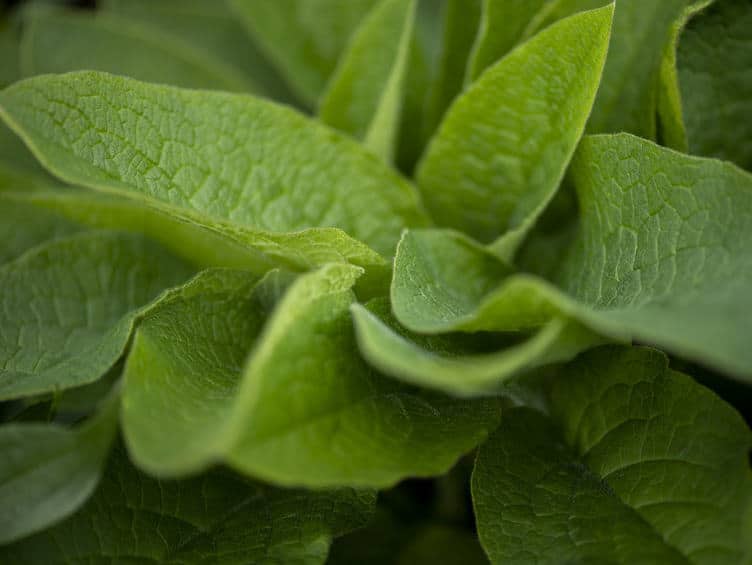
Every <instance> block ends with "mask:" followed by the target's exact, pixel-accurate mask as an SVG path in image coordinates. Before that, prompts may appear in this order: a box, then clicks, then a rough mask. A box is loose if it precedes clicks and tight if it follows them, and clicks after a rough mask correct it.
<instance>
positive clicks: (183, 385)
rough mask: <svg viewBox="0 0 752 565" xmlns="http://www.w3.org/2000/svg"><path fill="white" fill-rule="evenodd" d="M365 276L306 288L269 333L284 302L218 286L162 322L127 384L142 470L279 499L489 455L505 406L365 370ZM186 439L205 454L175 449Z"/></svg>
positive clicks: (144, 343)
mask: <svg viewBox="0 0 752 565" xmlns="http://www.w3.org/2000/svg"><path fill="white" fill-rule="evenodd" d="M357 276H358V269H356V268H355V267H351V266H348V265H330V266H326V267H324V268H322V269H321V270H319V271H315V272H313V273H310V274H306V275H301V276H300V277H299V278H298V280H297V281H296V282H295V283H294V284H293V285H292V286H291V287H290V288H289V290H288V291H287V293H286V294H285V295H284V297H283V298H282V300H281V302H280V303H279V304H277V306H276V308H274V309H273V310H272V313H271V317H270V318H269V319H268V320H265V316H266V314H268V312H269V310H271V307H272V306H273V301H271V302H270V298H275V297H276V296H278V295H279V292H278V291H276V292H272V293H271V294H270V293H269V289H268V288H266V287H265V286H259V287H258V290H257V291H255V292H251V291H250V289H251V288H252V283H251V282H241V284H240V286H239V287H238V286H236V288H235V289H234V290H233V289H232V286H230V290H229V291H228V290H225V294H222V293H221V292H217V293H216V294H212V292H213V287H211V286H210V287H209V289H208V290H201V288H202V286H205V285H206V284H207V282H212V281H214V283H213V284H217V285H218V288H221V285H219V284H218V283H217V282H216V279H215V278H214V277H213V276H210V277H209V279H203V280H202V278H201V277H200V278H199V279H197V282H196V284H195V285H193V286H192V287H191V286H189V287H188V291H189V293H188V294H185V293H183V296H181V298H180V300H178V301H177V302H175V303H174V304H173V303H168V302H166V303H165V304H166V307H165V308H163V309H158V310H156V312H157V313H156V319H155V320H154V321H151V322H149V321H147V322H146V323H145V326H144V329H143V331H141V330H140V331H139V333H138V335H137V337H136V340H135V343H134V350H133V352H132V354H131V358H130V359H129V361H128V367H127V370H126V390H125V393H124V396H125V402H124V425H125V435H126V438H127V439H128V443H129V445H130V446H131V450H132V452H133V454H134V456H135V457H136V460H137V461H138V462H139V464H140V465H141V466H143V467H145V468H147V469H149V470H150V471H151V472H155V473H159V474H163V475H167V474H169V475H175V474H182V473H186V472H189V471H195V470H196V469H198V468H200V467H202V466H205V465H207V464H208V463H210V462H211V461H214V460H226V461H228V462H229V463H230V464H231V465H232V466H233V467H235V468H237V469H239V470H241V471H243V472H245V473H247V474H250V475H252V476H257V477H259V478H261V479H264V480H267V481H270V482H273V483H277V484H282V485H301V486H313V487H322V486H332V485H343V484H347V485H354V486H387V485H391V484H393V483H395V482H396V481H398V480H400V479H402V478H405V477H409V476H426V475H434V474H438V473H441V472H442V471H445V470H446V469H448V468H449V467H450V466H451V465H452V464H453V463H454V461H455V460H456V459H457V458H458V457H459V456H460V455H462V454H463V453H465V452H466V451H468V450H469V449H472V447H474V446H475V445H477V443H479V442H480V441H482V439H483V438H484V437H485V435H486V433H487V432H488V430H489V429H490V428H491V427H493V425H494V424H495V422H496V421H497V419H498V409H499V406H498V403H497V402H496V401H495V400H488V401H479V402H474V403H471V402H462V401H455V400H452V399H449V398H446V397H440V396H437V395H431V394H428V393H425V392H422V391H417V390H413V389H411V388H408V387H405V386H403V385H400V384H399V383H397V382H395V381H392V380H390V379H386V378H384V377H382V376H380V375H378V374H376V373H374V372H373V371H372V370H370V369H369V368H368V367H367V366H366V365H365V363H364V362H363V361H362V360H361V359H360V357H359V356H358V354H357V347H356V345H355V337H354V335H353V330H352V325H351V321H350V313H349V306H350V304H351V303H352V302H353V295H352V292H351V290H350V288H351V287H352V285H353V284H354V282H355V279H356V278H357ZM226 277H227V275H225V278H226ZM246 281H247V279H246ZM220 282H221V281H220ZM223 284H230V285H232V284H235V285H237V284H238V282H237V279H235V280H233V278H232V277H231V278H230V279H228V280H227V281H226V282H224V283H223ZM275 285H277V287H278V283H275ZM274 288H275V286H274V285H273V286H272V289H274ZM259 290H260V291H261V295H259V294H258V292H259ZM199 291H200V292H199ZM193 292H196V294H195V296H194V295H193V294H192V293H193ZM160 310H161V313H160ZM262 321H263V322H265V323H264V325H263V331H261V333H260V335H259V336H258V338H257V339H256V340H255V344H254V337H255V336H256V334H257V333H258V332H259V330H260V329H261V324H262ZM167 327H170V328H173V331H172V333H170V334H169V335H165V337H164V338H161V337H160V336H161V335H163V334H164V330H165V329H166V328H167ZM152 328H156V329H152ZM212 332H213V333H212ZM181 344H185V345H186V346H189V347H192V352H189V351H187V350H184V349H183V346H182V345H181ZM251 346H253V351H252V354H251V356H250V357H249V359H248V361H247V362H246V364H245V367H244V368H242V369H241V368H240V363H241V362H242V360H243V359H244V358H245V355H246V353H247V352H248V350H249V349H250V348H251ZM207 377H209V378H207ZM155 383H161V384H162V385H164V386H159V385H155ZM177 383H180V384H179V385H178V384H177ZM131 384H132V385H133V387H134V388H133V389H130V386H131ZM153 386H157V388H158V390H159V393H158V394H154V393H153V389H152V387H153ZM207 398H211V399H212V400H211V401H210V402H207ZM199 401H202V402H199ZM199 405H201V406H203V407H202V408H200V409H199V407H198V406H199ZM183 433H186V434H188V436H187V437H191V436H194V437H196V441H195V442H186V441H185V440H181V441H178V440H177V438H182V437H186V436H184V435H183Z"/></svg>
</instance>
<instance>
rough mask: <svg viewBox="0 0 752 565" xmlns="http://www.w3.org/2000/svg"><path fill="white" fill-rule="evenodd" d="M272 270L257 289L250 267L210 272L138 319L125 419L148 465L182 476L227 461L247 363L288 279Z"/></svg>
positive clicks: (134, 451)
mask: <svg viewBox="0 0 752 565" xmlns="http://www.w3.org/2000/svg"><path fill="white" fill-rule="evenodd" d="M271 275H272V277H271V278H270V277H269V276H267V277H266V278H265V279H264V283H262V284H261V285H260V286H261V288H260V289H258V290H256V285H257V283H258V279H257V278H256V277H253V276H251V275H249V274H248V273H245V272H242V271H231V270H209V271H204V272H202V273H200V274H199V275H198V276H197V277H196V278H194V279H193V280H191V281H190V282H189V283H187V284H186V285H185V286H184V287H182V288H181V289H179V290H177V291H175V292H174V293H172V294H171V295H170V296H168V297H166V298H164V299H163V300H162V301H160V303H159V304H158V305H157V306H156V307H154V308H153V309H152V310H151V311H150V312H149V313H148V314H147V315H146V317H145V319H144V320H143V321H142V322H141V323H140V324H139V327H138V330H137V331H136V334H135V338H134V340H133V345H132V348H131V352H130V355H129V356H128V361H127V363H126V368H125V375H124V378H125V386H124V391H123V418H122V419H123V428H124V434H125V439H126V442H127V444H128V448H129V450H130V452H131V456H132V457H133V459H134V460H135V462H136V463H137V464H139V465H140V466H141V467H143V468H145V469H147V470H148V471H150V472H151V473H153V474H158V475H175V474H185V473H187V472H191V471H195V470H200V469H202V468H203V467H205V466H206V465H207V462H210V461H213V460H218V459H221V457H222V455H223V451H224V450H226V448H227V445H226V444H227V442H226V441H225V436H226V433H225V427H226V424H227V420H228V418H229V417H230V414H231V412H232V409H233V403H234V398H235V393H236V392H237V389H238V385H239V382H240V380H241V374H242V367H243V364H244V362H245V359H246V357H247V355H248V352H249V351H250V350H251V348H252V346H253V345H254V342H255V340H256V338H257V337H258V335H259V333H260V332H261V330H262V329H263V325H264V322H265V321H266V318H267V316H268V314H269V311H270V310H271V309H272V308H273V307H274V303H275V300H274V298H275V296H274V294H276V293H274V292H272V291H273V290H274V288H275V287H277V286H279V283H280V282H281V281H282V280H283V279H280V275H279V273H276V274H275V273H271ZM283 289H284V287H282V288H281V289H280V290H283Z"/></svg>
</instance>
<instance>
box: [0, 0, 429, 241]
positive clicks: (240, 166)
mask: <svg viewBox="0 0 752 565" xmlns="http://www.w3.org/2000/svg"><path fill="white" fill-rule="evenodd" d="M263 4H264V5H265V3H263ZM0 116H2V117H3V118H4V119H5V120H6V121H7V122H8V123H9V124H10V125H11V126H12V127H13V128H14V129H15V130H16V131H18V132H19V133H20V134H21V135H22V137H23V138H24V139H25V141H26V142H27V144H28V145H29V146H30V147H31V149H32V151H33V152H34V153H35V154H36V155H37V156H38V157H39V158H40V160H41V161H42V162H43V163H44V164H45V165H46V167H47V168H49V169H50V170H52V171H53V172H54V173H55V174H56V175H57V176H59V177H61V178H63V179H65V180H68V181H70V182H71V183H72V184H78V185H83V186H88V187H92V188H95V189H98V190H102V191H105V192H111V193H117V194H121V195H126V196H129V197H133V198H136V199H139V200H145V201H147V202H150V203H153V204H155V205H159V206H167V207H168V209H169V210H170V212H171V213H172V214H173V215H175V214H182V215H184V216H188V217H190V218H193V219H194V220H196V221H201V222H203V223H207V222H208V223H211V222H213V221H220V222H229V223H232V224H234V225H238V226H243V227H247V228H252V229H256V230H260V231H271V232H289V231H297V230H301V229H305V228H310V227H337V228H341V229H342V230H344V231H346V232H347V233H348V234H350V235H351V236H352V237H354V238H355V239H359V240H361V241H363V242H365V243H366V244H368V245H370V246H371V247H373V248H374V249H375V250H376V251H378V252H380V253H384V254H386V255H391V254H392V251H393V247H394V244H395V243H396V240H397V238H398V236H399V233H400V231H401V230H402V229H403V228H404V227H405V226H406V225H407V226H410V225H415V224H418V225H420V224H423V223H425V221H426V220H425V217H424V214H423V213H422V211H421V209H420V208H419V202H418V197H417V194H416V193H415V192H414V190H413V187H412V186H411V185H410V184H409V183H408V182H407V181H405V180H403V179H402V178H401V177H399V176H398V175H397V174H396V173H395V172H393V171H391V170H390V169H389V168H388V167H387V166H386V165H384V164H383V163H381V162H379V160H378V159H377V158H376V157H375V156H373V155H371V154H369V153H368V152H367V151H366V150H365V149H363V148H361V147H360V146H359V145H358V144H356V143H355V142H353V141H351V140H349V139H347V138H346V137H344V136H342V135H340V134H337V133H335V132H333V131H331V130H329V129H327V128H325V127H322V126H321V125H319V124H317V123H316V122H314V121H311V120H308V119H306V118H305V117H303V116H302V115H300V114H298V113H297V112H295V111H293V110H292V109H290V108H286V107H283V106H279V105H276V104H273V103H270V102H267V101H263V100H259V99H255V98H251V97H248V96H242V95H235V94H228V93H220V92H206V91H193V90H181V89H178V88H173V87H166V86H157V85H150V84H146V83H141V82H137V81H134V80H130V79H126V78H120V77H116V76H113V75H107V74H103V73H96V72H80V73H72V74H67V75H59V76H42V77H37V78H32V79H28V80H26V81H22V82H20V83H16V84H15V85H13V86H12V87H10V88H8V89H6V90H5V91H3V92H2V93H0ZM53 116H54V117H53ZM107 116H111V117H112V118H113V119H114V120H115V121H114V122H112V123H110V127H107V128H102V127H100V126H101V123H102V121H103V120H107Z"/></svg>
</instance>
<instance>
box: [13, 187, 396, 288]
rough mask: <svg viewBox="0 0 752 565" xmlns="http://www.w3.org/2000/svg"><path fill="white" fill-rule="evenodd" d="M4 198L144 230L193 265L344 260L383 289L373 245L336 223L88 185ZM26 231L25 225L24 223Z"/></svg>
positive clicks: (381, 263) (97, 223) (300, 265)
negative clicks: (286, 229) (307, 224)
mask: <svg viewBox="0 0 752 565" xmlns="http://www.w3.org/2000/svg"><path fill="white" fill-rule="evenodd" d="M5 198H7V199H8V200H9V201H10V200H13V201H15V202H18V203H19V205H25V206H32V205H33V206H35V207H36V208H37V209H38V212H37V214H39V215H40V217H41V216H44V215H45V214H49V212H53V213H55V214H58V215H60V216H62V217H64V218H65V219H68V220H71V221H73V222H75V223H76V224H81V225H85V226H89V227H93V228H100V229H119V230H125V231H132V232H136V233H142V234H145V235H147V236H148V237H149V238H150V239H153V240H155V241H158V242H159V243H161V244H162V245H163V246H165V248H167V249H169V250H170V251H171V252H172V253H174V254H175V255H177V256H179V257H182V258H184V259H186V260H187V261H189V262H191V263H193V264H195V265H197V266H199V267H228V268H237V269H243V270H249V271H252V272H254V273H256V274H257V275H262V274H264V273H265V272H267V271H268V270H270V269H272V268H274V267H280V266H281V267H284V268H287V269H289V270H293V271H306V270H310V269H313V268H316V267H319V266H321V265H324V264H326V263H336V262H346V263H352V264H354V265H358V266H361V267H363V268H365V269H366V273H365V274H364V276H363V277H362V278H361V279H360V280H359V281H358V292H359V293H362V294H363V295H364V296H371V295H374V294H378V293H383V291H384V289H385V288H386V287H387V285H388V277H389V276H390V266H389V264H388V263H387V261H386V260H385V259H384V258H383V257H381V256H380V255H379V254H378V253H376V252H375V251H373V250H371V249H369V248H368V247H367V246H365V245H363V244H362V243H360V242H359V241H356V240H354V239H352V238H351V237H349V236H348V235H347V234H346V233H344V232H343V231H341V230H339V229H336V228H311V229H306V230H301V231H296V232H290V233H275V232H269V231H264V230H254V229H248V228H242V227H236V226H232V225H228V224H224V223H219V222H202V221H198V220H196V219H192V218H187V217H185V216H183V215H181V214H179V213H175V211H174V210H170V209H169V208H165V207H160V206H151V205H148V204H147V203H145V202H141V201H138V200H133V199H130V198H124V197H121V196H116V195H113V194H101V193H97V192H92V191H88V190H74V189H67V190H57V191H42V190H39V191H35V192H33V193H32V194H18V193H11V192H9V193H6V194H5ZM27 231H28V228H27Z"/></svg>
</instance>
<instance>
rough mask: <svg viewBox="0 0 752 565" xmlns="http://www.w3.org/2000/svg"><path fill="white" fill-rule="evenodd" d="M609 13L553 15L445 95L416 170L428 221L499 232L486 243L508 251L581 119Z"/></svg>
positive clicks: (484, 233) (549, 186) (555, 179)
mask: <svg viewBox="0 0 752 565" xmlns="http://www.w3.org/2000/svg"><path fill="white" fill-rule="evenodd" d="M612 13H613V6H608V7H606V8H603V9H600V10H595V11H591V12H584V13H582V14H578V15H576V16H572V17H571V18H567V19H565V20H562V21H561V22H559V23H557V24H554V25H553V26H551V27H550V28H548V29H546V30H545V31H543V32H541V33H540V34H538V35H537V36H535V37H534V38H533V39H531V40H530V41H529V42H527V43H526V44H525V45H524V46H522V47H520V48H519V49H517V50H515V51H513V52H512V53H510V54H509V55H508V56H507V57H505V58H504V59H502V60H501V61H500V62H499V63H497V64H496V65H494V66H493V67H492V68H491V69H489V70H488V71H487V72H486V73H484V74H483V76H482V77H481V78H480V79H479V80H478V81H477V82H475V83H474V84H473V85H471V86H470V87H469V88H468V90H467V91H466V92H465V93H464V94H463V95H462V96H461V97H460V98H459V99H458V100H457V101H456V102H455V104H454V105H453V106H452V107H451V108H450V110H449V112H448V113H447V116H446V117H445V118H444V121H443V123H442V124H441V127H440V128H439V131H438V133H437V134H436V135H435V137H434V138H433V139H432V140H431V143H430V145H429V147H428V150H427V152H426V154H425V156H424V157H423V159H422V161H421V163H420V165H419V168H418V172H417V179H418V184H419V186H420V189H421V192H422V194H423V197H424V200H425V202H426V206H427V208H428V209H429V211H430V212H431V213H432V215H433V217H434V219H435V220H436V221H437V223H439V224H441V225H445V226H449V227H453V228H457V229H461V230H463V231H464V232H466V233H467V234H469V235H472V236H474V237H476V238H477V239H479V240H481V241H484V242H489V241H492V240H494V239H496V238H498V237H499V236H503V237H502V238H501V239H500V240H498V241H496V242H495V244H494V247H495V250H496V252H497V253H499V254H500V255H502V256H505V257H510V256H511V255H512V254H513V252H514V250H515V248H516V247H517V245H518V244H519V242H520V241H521V239H522V238H523V237H524V235H525V234H526V233H527V231H528V230H529V229H530V227H531V226H532V224H533V223H534V222H535V220H536V218H537V217H538V215H539V214H540V213H541V212H542V210H543V208H544V207H545V206H546V204H547V203H548V202H549V201H550V200H551V198H552V197H553V195H554V193H555V191H556V189H557V188H558V186H559V183H560V182H561V179H562V177H563V176H564V172H565V170H566V167H567V165H568V163H569V160H570V158H571V156H572V153H574V150H575V148H576V146H577V142H578V141H579V139H580V136H581V134H582V132H583V130H584V128H585V122H586V121H587V118H588V115H589V114H590V108H591V106H592V103H593V99H594V97H595V93H596V90H597V89H598V82H599V79H600V73H601V70H602V68H603V63H604V61H605V58H606V50H607V47H608V39H609V29H610V26H611V17H612ZM551 53H556V56H555V57H553V56H552V55H551ZM554 77H555V78H554Z"/></svg>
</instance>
